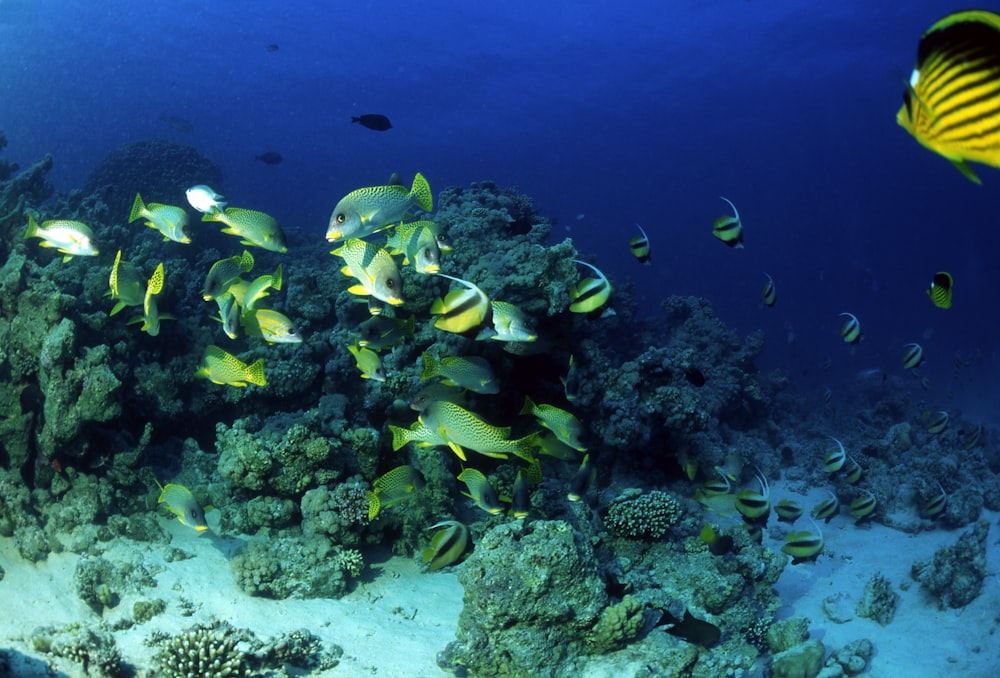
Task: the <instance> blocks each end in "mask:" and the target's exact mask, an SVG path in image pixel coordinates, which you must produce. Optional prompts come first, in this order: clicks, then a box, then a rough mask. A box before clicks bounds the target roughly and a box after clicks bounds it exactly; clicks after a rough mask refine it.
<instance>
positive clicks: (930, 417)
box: [923, 410, 948, 435]
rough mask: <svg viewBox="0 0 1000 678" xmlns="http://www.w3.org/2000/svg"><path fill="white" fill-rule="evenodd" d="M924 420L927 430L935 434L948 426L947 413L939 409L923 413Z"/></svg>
mask: <svg viewBox="0 0 1000 678" xmlns="http://www.w3.org/2000/svg"><path fill="white" fill-rule="evenodd" d="M923 418H924V421H926V422H927V432H928V433H933V434H935V435H937V434H938V433H941V432H942V431H944V430H945V429H946V428H948V413H947V412H945V411H944V410H939V411H937V412H934V413H930V412H926V413H924V417H923Z"/></svg>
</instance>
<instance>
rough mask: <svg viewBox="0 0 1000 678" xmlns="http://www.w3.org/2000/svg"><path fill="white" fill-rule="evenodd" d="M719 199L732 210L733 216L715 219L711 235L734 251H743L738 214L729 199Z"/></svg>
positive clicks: (741, 231)
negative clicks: (726, 203)
mask: <svg viewBox="0 0 1000 678" xmlns="http://www.w3.org/2000/svg"><path fill="white" fill-rule="evenodd" d="M719 197H720V198H722V199H723V200H725V201H726V202H728V203H729V206H730V207H732V208H733V215H734V216H728V215H725V216H721V217H719V218H718V219H716V220H715V223H713V224H712V235H714V236H715V237H716V238H718V239H719V240H721V241H722V242H724V243H726V244H727V245H729V246H730V247H732V248H734V249H738V250H739V249H743V222H742V221H740V213H739V212H738V211H737V210H736V205H734V204H733V203H732V202H731V201H730V200H729V198H723V197H722V196H721V195H720V196H719Z"/></svg>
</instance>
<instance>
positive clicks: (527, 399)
mask: <svg viewBox="0 0 1000 678" xmlns="http://www.w3.org/2000/svg"><path fill="white" fill-rule="evenodd" d="M534 411H535V403H534V402H533V401H532V400H531V396H524V406H523V407H522V408H521V411H520V412H518V414H531V413H532V412H534Z"/></svg>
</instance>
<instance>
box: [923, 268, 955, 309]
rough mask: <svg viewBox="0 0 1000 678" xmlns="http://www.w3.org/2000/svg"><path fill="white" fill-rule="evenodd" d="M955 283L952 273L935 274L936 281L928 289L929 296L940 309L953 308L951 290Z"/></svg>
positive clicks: (939, 272) (941, 272)
mask: <svg viewBox="0 0 1000 678" xmlns="http://www.w3.org/2000/svg"><path fill="white" fill-rule="evenodd" d="M954 283H955V280H954V279H953V278H952V277H951V273H948V272H947V271H938V272H937V273H935V274H934V280H932V281H931V284H930V286H928V288H927V296H928V297H930V298H931V301H933V302H934V305H935V306H937V307H938V308H945V309H948V308H951V288H952V285H954Z"/></svg>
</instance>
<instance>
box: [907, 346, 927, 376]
mask: <svg viewBox="0 0 1000 678" xmlns="http://www.w3.org/2000/svg"><path fill="white" fill-rule="evenodd" d="M923 362H924V349H923V347H922V346H921V345H920V344H918V343H916V342H914V343H912V344H906V345H905V346H903V369H904V370H914V369H916V368H918V367H920V366H921V365H922V364H923Z"/></svg>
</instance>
